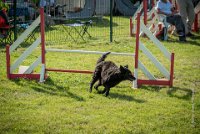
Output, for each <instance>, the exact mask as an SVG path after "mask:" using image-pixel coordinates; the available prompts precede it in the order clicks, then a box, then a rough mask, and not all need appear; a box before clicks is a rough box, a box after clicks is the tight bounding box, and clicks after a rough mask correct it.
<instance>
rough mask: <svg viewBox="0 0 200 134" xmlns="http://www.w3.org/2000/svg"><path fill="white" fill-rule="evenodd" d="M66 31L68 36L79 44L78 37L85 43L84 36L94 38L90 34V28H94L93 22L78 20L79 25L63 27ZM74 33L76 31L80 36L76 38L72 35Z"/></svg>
mask: <svg viewBox="0 0 200 134" xmlns="http://www.w3.org/2000/svg"><path fill="white" fill-rule="evenodd" d="M62 26H63V28H64V30H65V31H66V32H67V34H68V35H69V36H70V37H71V38H72V39H73V40H74V41H75V42H77V39H78V37H81V39H82V40H83V41H85V39H84V36H85V34H87V35H88V36H89V37H92V36H91V35H90V33H89V32H88V28H89V26H92V20H90V21H80V20H78V21H77V23H73V24H64V25H62ZM72 31H75V32H76V33H77V34H78V35H77V37H74V36H73V35H72Z"/></svg>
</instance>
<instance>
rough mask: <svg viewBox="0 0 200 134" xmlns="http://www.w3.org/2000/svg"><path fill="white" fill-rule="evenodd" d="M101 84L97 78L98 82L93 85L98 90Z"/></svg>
mask: <svg viewBox="0 0 200 134" xmlns="http://www.w3.org/2000/svg"><path fill="white" fill-rule="evenodd" d="M101 85H102V84H101V80H99V82H98V84H96V85H95V86H94V88H95V89H96V90H97V91H98V87H99V86H101Z"/></svg>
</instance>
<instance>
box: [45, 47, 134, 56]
mask: <svg viewBox="0 0 200 134" xmlns="http://www.w3.org/2000/svg"><path fill="white" fill-rule="evenodd" d="M46 52H64V53H85V54H104V53H106V52H100V51H85V50H66V49H46ZM110 54H111V55H123V56H133V57H135V54H134V53H133V54H131V53H117V52H111V53H110Z"/></svg>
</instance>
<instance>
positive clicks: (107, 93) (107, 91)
mask: <svg viewBox="0 0 200 134" xmlns="http://www.w3.org/2000/svg"><path fill="white" fill-rule="evenodd" d="M109 92H110V88H106V97H107V96H108V95H109Z"/></svg>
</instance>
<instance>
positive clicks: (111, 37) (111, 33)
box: [110, 0, 113, 42]
mask: <svg viewBox="0 0 200 134" xmlns="http://www.w3.org/2000/svg"><path fill="white" fill-rule="evenodd" d="M112 3H113V0H110V42H112V41H113V14H112V9H113V6H112Z"/></svg>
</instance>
